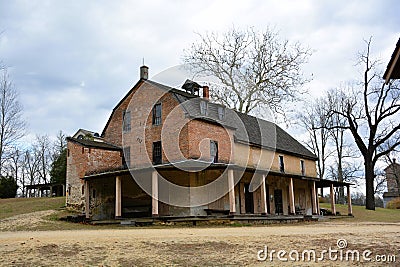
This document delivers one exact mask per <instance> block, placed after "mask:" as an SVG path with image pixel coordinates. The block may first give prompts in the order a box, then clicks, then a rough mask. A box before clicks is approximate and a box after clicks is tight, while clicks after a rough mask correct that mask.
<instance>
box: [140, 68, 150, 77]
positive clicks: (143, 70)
mask: <svg viewBox="0 0 400 267" xmlns="http://www.w3.org/2000/svg"><path fill="white" fill-rule="evenodd" d="M148 78H149V67H147V66H144V65H143V66H141V67H140V79H143V80H147V79H148Z"/></svg>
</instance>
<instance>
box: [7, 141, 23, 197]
mask: <svg viewBox="0 0 400 267" xmlns="http://www.w3.org/2000/svg"><path fill="white" fill-rule="evenodd" d="M7 169H8V172H9V176H12V177H14V179H15V180H16V181H17V183H18V184H19V185H21V186H20V187H19V188H21V193H22V197H24V196H25V176H24V174H23V152H22V151H21V150H20V149H19V148H18V147H13V148H12V150H11V153H10V158H9V160H8V162H7Z"/></svg>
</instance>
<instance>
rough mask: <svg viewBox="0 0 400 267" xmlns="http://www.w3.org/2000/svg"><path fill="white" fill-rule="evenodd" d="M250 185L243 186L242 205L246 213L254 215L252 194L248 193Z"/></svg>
mask: <svg viewBox="0 0 400 267" xmlns="http://www.w3.org/2000/svg"><path fill="white" fill-rule="evenodd" d="M249 187H250V184H244V201H245V202H244V203H245V208H246V209H245V210H246V213H254V199H253V192H250V191H249Z"/></svg>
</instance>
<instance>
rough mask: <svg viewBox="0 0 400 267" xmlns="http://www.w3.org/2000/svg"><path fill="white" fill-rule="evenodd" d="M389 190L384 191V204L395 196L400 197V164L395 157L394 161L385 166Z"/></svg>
mask: <svg viewBox="0 0 400 267" xmlns="http://www.w3.org/2000/svg"><path fill="white" fill-rule="evenodd" d="M384 171H385V177H386V184H387V191H386V192H384V193H383V205H384V207H386V204H387V203H388V202H389V201H390V200H392V199H393V198H397V197H400V191H399V188H400V164H398V163H397V162H396V160H395V159H393V162H392V163H391V164H390V165H389V166H387V167H386V168H385V170H384Z"/></svg>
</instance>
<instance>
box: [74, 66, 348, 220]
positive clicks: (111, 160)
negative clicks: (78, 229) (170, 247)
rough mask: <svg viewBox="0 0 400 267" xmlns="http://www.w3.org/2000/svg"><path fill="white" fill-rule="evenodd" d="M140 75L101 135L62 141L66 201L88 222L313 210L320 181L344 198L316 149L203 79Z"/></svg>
mask: <svg viewBox="0 0 400 267" xmlns="http://www.w3.org/2000/svg"><path fill="white" fill-rule="evenodd" d="M147 76H148V68H147V67H145V66H142V67H141V78H140V80H139V81H138V82H137V83H136V85H135V86H133V88H132V89H131V90H130V91H129V92H128V93H127V94H126V96H125V97H124V98H123V99H122V100H121V101H120V102H119V103H118V104H117V105H116V106H115V108H114V109H113V111H112V113H111V115H110V117H109V120H108V122H107V124H106V126H105V127H104V130H103V132H102V134H101V135H100V136H96V138H85V137H83V136H82V137H81V138H77V136H74V137H69V138H68V139H67V141H68V157H67V182H66V183H67V185H66V186H67V187H66V188H67V200H66V201H67V205H68V206H74V207H76V208H81V209H82V210H83V211H84V212H85V214H86V217H87V218H88V219H93V220H98V219H109V218H121V217H122V218H130V217H151V216H153V217H154V216H156V217H168V216H180V217H187V216H207V215H210V214H213V215H215V214H214V213H217V214H229V216H240V215H242V214H246V215H249V214H251V215H254V214H255V215H259V216H267V215H268V216H271V215H276V214H283V215H290V214H297V215H299V214H302V215H312V214H319V207H318V201H317V200H318V195H317V188H318V187H329V188H330V189H331V195H333V192H334V186H347V188H348V195H350V194H349V184H346V183H338V182H333V181H327V180H320V179H319V178H318V177H317V173H316V160H317V158H316V156H315V155H314V154H313V153H311V152H310V151H309V150H307V149H306V148H305V147H304V146H303V145H301V144H300V143H299V142H298V141H296V140H295V139H294V138H293V137H292V136H290V135H289V134H288V133H286V132H285V131H284V130H283V129H281V128H280V127H279V126H277V125H275V124H274V123H272V122H268V121H265V120H262V119H258V118H256V117H253V116H249V115H246V114H243V113H240V112H236V111H234V110H231V109H228V108H226V107H224V106H222V105H219V104H216V103H213V102H212V101H210V99H209V88H208V87H207V86H200V85H198V84H197V83H195V82H191V81H187V82H186V83H185V84H184V86H183V89H185V90H180V89H175V88H171V87H168V86H165V85H162V84H159V83H156V82H154V81H151V80H148V79H147ZM80 131H81V130H80ZM333 199H334V198H332V210H333V212H334V213H335V205H334V201H333ZM349 213H350V214H351V201H349ZM227 216H228V215H227Z"/></svg>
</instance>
